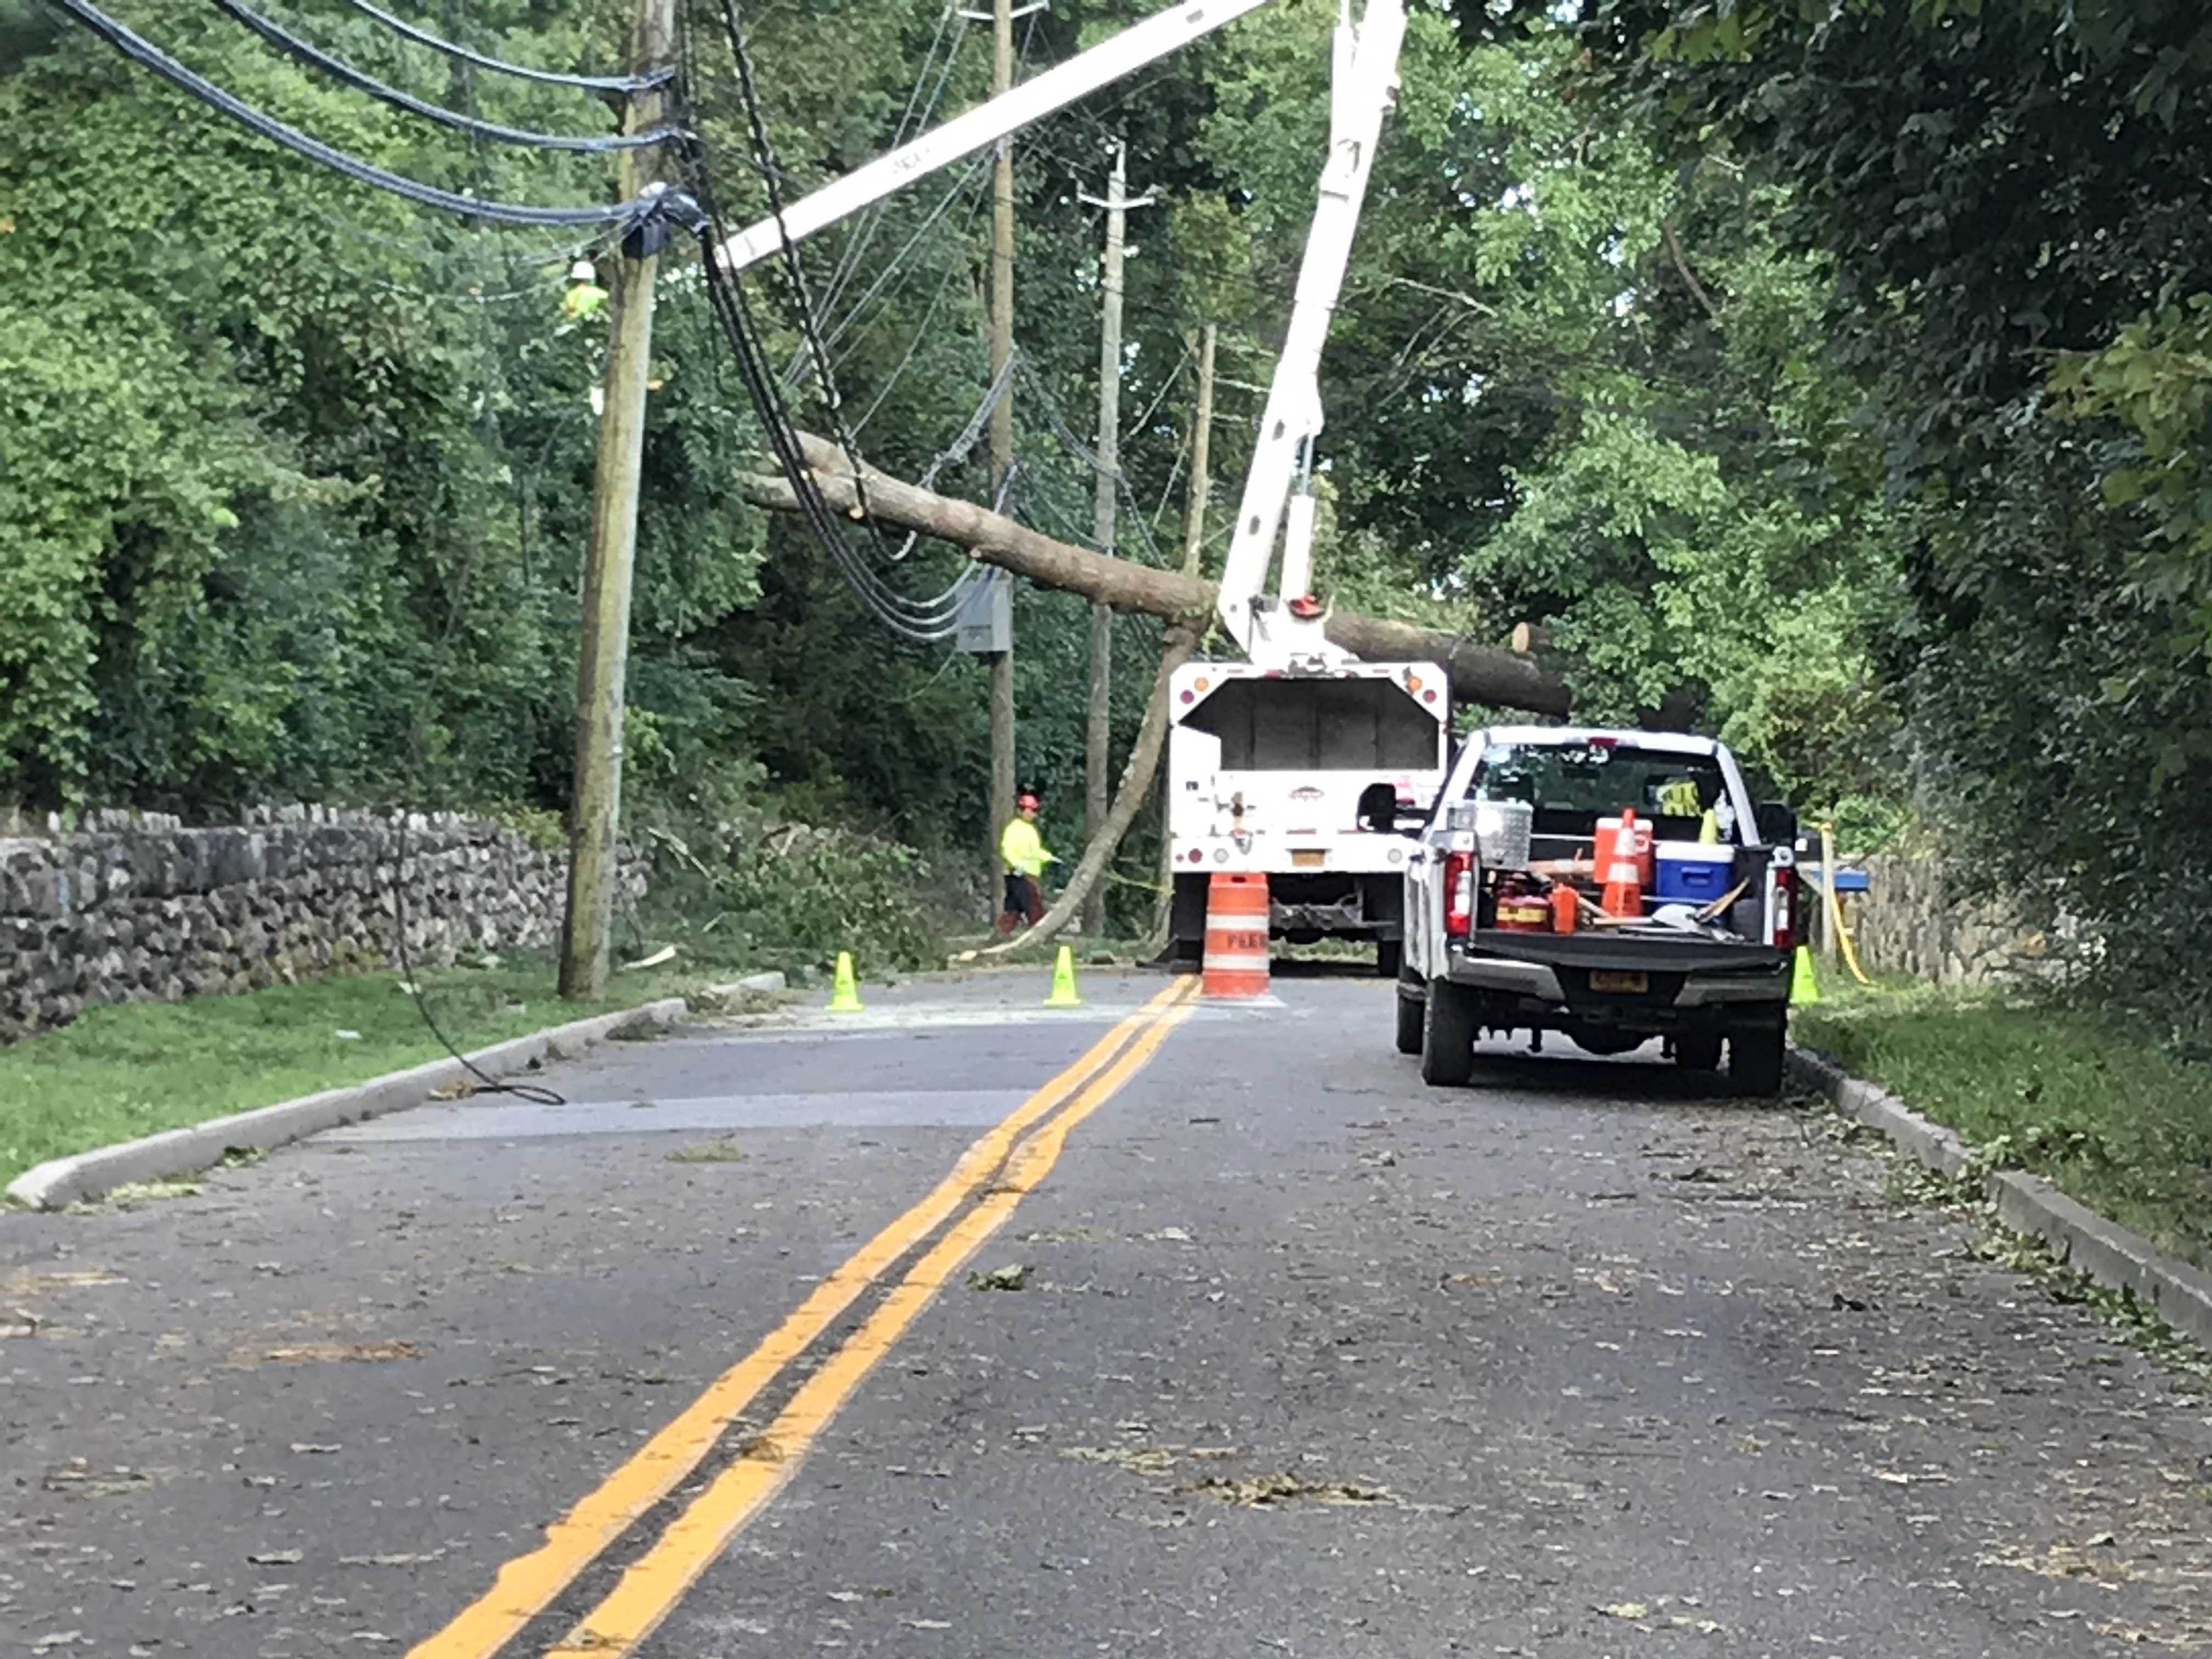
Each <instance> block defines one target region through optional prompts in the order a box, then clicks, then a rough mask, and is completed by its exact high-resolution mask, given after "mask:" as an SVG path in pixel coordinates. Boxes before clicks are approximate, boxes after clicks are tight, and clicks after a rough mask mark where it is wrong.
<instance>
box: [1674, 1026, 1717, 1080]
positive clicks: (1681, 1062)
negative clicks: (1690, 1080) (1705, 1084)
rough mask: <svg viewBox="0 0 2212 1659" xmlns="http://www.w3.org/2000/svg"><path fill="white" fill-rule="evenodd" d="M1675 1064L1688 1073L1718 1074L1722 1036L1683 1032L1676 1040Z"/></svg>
mask: <svg viewBox="0 0 2212 1659" xmlns="http://www.w3.org/2000/svg"><path fill="white" fill-rule="evenodd" d="M1674 1063H1675V1064H1676V1065H1677V1066H1680V1067H1681V1068H1682V1069H1683V1070H1684V1071H1686V1072H1717V1071H1718V1070H1720V1068H1721V1034H1720V1033H1719V1032H1718V1031H1684V1032H1681V1033H1680V1035H1678V1036H1676V1037H1675V1039H1674Z"/></svg>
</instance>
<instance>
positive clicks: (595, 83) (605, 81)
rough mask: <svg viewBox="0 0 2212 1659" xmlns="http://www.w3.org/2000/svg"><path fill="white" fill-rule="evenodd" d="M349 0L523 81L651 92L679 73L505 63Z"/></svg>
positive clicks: (420, 41) (450, 53)
mask: <svg viewBox="0 0 2212 1659" xmlns="http://www.w3.org/2000/svg"><path fill="white" fill-rule="evenodd" d="M346 4H348V5H349V6H351V7H352V8H353V9H355V10H356V11H357V12H360V13H362V15H364V16H368V17H374V19H375V20H376V21H378V22H380V23H381V24H383V25H384V27H386V28H388V29H390V30H391V31H392V33H394V34H399V35H404V36H405V37H406V38H407V39H408V40H412V41H414V42H415V43H416V45H417V46H428V47H429V48H430V50H431V51H433V52H443V53H445V54H446V56H447V57H448V58H459V60H460V61H461V62H462V63H464V64H475V65H476V66H477V68H478V69H484V70H491V71H492V72H493V73H495V74H497V75H511V76H514V77H515V78H516V79H517V80H520V81H536V82H539V83H540V84H541V85H544V86H549V87H574V88H578V89H579V90H580V91H584V92H620V93H635V92H650V91H652V90H653V88H655V87H659V86H665V85H666V84H667V82H669V80H670V79H671V77H672V76H674V75H675V73H676V71H675V70H672V69H656V70H653V71H651V72H650V73H649V74H646V75H562V74H560V73H559V72H557V71H556V70H542V69H532V68H530V67H528V66H527V65H526V64H509V63H504V62H502V61H501V59H499V58H487V57H485V56H484V54H483V53H482V52H472V51H471V50H470V49H469V48H468V47H466V46H459V45H457V44H456V43H455V42H453V41H451V40H444V39H442V38H441V37H440V36H438V35H435V34H433V33H430V31H429V30H428V29H425V28H419V27H416V25H414V24H412V23H410V22H408V21H406V20H405V19H404V18H401V17H394V16H393V15H392V14H391V13H390V12H388V11H386V10H384V9H381V8H380V7H377V6H374V5H371V4H370V3H369V0H346Z"/></svg>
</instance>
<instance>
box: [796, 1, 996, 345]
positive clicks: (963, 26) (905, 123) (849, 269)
mask: <svg viewBox="0 0 2212 1659" xmlns="http://www.w3.org/2000/svg"><path fill="white" fill-rule="evenodd" d="M955 24H957V27H956V28H953V35H952V45H951V47H950V48H949V49H948V50H947V51H946V52H945V62H944V64H943V67H942V68H941V69H939V70H938V71H937V84H936V85H935V86H934V87H932V88H929V93H928V96H927V99H925V98H924V97H923V93H922V89H923V88H925V87H928V85H929V77H930V74H931V71H932V70H933V67H935V59H936V57H937V50H938V47H939V45H940V44H941V43H942V42H943V40H944V39H945V30H946V29H947V28H948V27H952V26H953V25H955ZM967 38H968V20H967V18H966V17H965V16H964V15H962V12H961V9H960V0H950V3H948V4H947V5H946V6H945V9H944V10H943V11H942V12H941V13H939V15H938V19H937V32H936V33H934V34H933V35H932V36H930V40H929V49H928V51H927V52H924V53H923V54H922V60H921V71H920V73H919V74H917V75H916V76H915V83H914V90H913V92H911V93H909V94H908V96H907V101H906V107H905V108H904V109H903V110H902V111H900V112H899V119H898V125H897V127H896V129H895V130H894V131H893V132H892V134H891V142H890V149H897V148H898V147H899V146H900V145H902V144H903V143H906V141H907V139H908V137H910V136H912V135H913V134H914V133H915V132H917V131H920V130H921V128H922V127H924V126H926V125H928V122H929V118H930V117H931V116H932V115H933V114H934V113H935V112H936V109H937V106H938V103H939V100H941V99H943V97H944V96H945V87H946V86H947V85H948V84H949V83H950V82H951V78H952V70H953V69H954V67H955V65H956V64H957V63H958V61H959V58H960V48H961V47H962V46H963V45H964V44H966V41H967ZM887 207H888V198H886V199H885V200H884V201H879V202H877V203H875V204H872V206H871V207H870V208H869V209H868V210H866V213H864V214H863V215H862V216H861V221H860V224H859V225H858V226H856V227H854V232H853V234H852V235H850V236H849V237H848V238H847V239H846V242H845V247H844V251H843V252H842V253H841V254H840V255H839V257H838V260H837V264H836V269H834V270H832V271H831V272H830V276H829V283H828V284H827V285H826V286H825V287H824V288H823V291H822V307H823V311H825V312H831V313H834V312H835V311H836V308H837V307H838V305H839V304H840V303H842V301H843V299H844V295H845V289H846V288H847V287H848V285H849V284H850V283H851V281H852V278H853V274H854V272H855V271H856V270H859V268H860V261H861V260H862V259H863V258H866V255H867V252H868V249H869V248H870V247H871V246H873V244H874V241H875V237H876V233H877V231H878V230H879V229H880V228H882V225H883V222H884V216H885V212H886V210H887ZM911 246H913V243H912V242H911V241H909V242H908V247H911ZM905 252H906V250H905V249H902V250H900V252H899V254H898V255H897V256H896V257H895V258H893V260H892V264H894V265H896V264H897V262H898V259H899V258H903V257H904V255H905Z"/></svg>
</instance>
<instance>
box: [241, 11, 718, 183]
mask: <svg viewBox="0 0 2212 1659" xmlns="http://www.w3.org/2000/svg"><path fill="white" fill-rule="evenodd" d="M215 3H216V7H217V8H218V9H221V10H222V11H223V12H226V13H228V15H230V16H232V17H234V18H235V19H236V20H237V21H239V22H240V23H243V24H244V25H245V26H246V27H247V28H250V29H252V31H253V32H254V33H256V34H258V35H259V36H260V37H261V38H262V39H263V40H266V41H268V42H269V44H270V45H271V46H275V47H276V49H277V50H278V51H279V52H283V53H285V54H286V55H287V56H289V57H292V58H297V59H299V60H300V62H301V63H303V64H307V65H309V66H310V67H312V68H314V69H318V70H321V71H322V72H323V73H324V74H325V75H327V76H330V77H331V79H332V80H334V81H339V82H343V83H344V84H345V85H347V86H349V87H351V88H353V89H354V90H355V91H356V92H363V93H367V94H368V95H369V96H370V97H371V98H374V99H375V100H377V101H378V102H379V103H381V104H388V105H390V106H392V108H394V109H402V110H405V111H406V112H408V113H409V114H410V115H416V116H420V117H421V118H422V119H424V120H426V121H435V122H436V123H437V124H438V125H441V126H446V127H453V128H454V129H456V130H457V131H462V132H465V133H469V134H471V136H473V137H479V138H489V139H492V140H495V142H497V143H502V144H519V145H521V146H524V147H525V148H527V149H563V150H579V151H582V152H584V153H585V154H587V155H605V154H607V153H608V152H610V151H614V150H625V149H651V148H652V147H653V146H654V145H656V144H663V143H667V142H668V140H669V139H670V138H671V137H673V136H674V133H673V130H672V129H671V128H668V127H653V128H651V129H649V130H647V131H644V132H617V133H603V134H600V135H599V136H597V137H592V136H589V135H570V134H567V133H557V132H533V131H527V130H526V129H524V128H520V127H507V126H501V125H499V124H498V123H497V122H494V121H484V120H479V119H478V118H476V117H475V116H472V115H464V114H462V113H461V112H459V110H450V109H447V108H446V107H445V106H444V105H442V104H433V103H430V102H429V101H428V100H424V99H421V98H417V97H416V96H415V94H412V93H410V92H403V91H401V90H400V89H399V88H398V87H395V86H392V85H391V84H390V83H388V82H383V81H380V80H378V79H377V78H376V77H375V76H373V75H370V74H368V73H367V72H365V71H363V70H358V69H356V68H355V67H354V66H353V65H352V64H349V63H347V62H346V61H345V59H344V58H340V57H337V56H336V55H335V54H333V53H331V52H325V51H324V50H323V49H322V48H321V47H320V46H316V45H315V44H314V43H313V41H311V40H306V39H304V38H303V37H301V36H300V35H297V34H295V33H292V31H291V30H289V29H288V28H286V27H284V26H283V24H281V23H279V22H277V21H275V20H274V19H273V18H268V17H264V16H263V15H261V14H260V13H259V12H258V11H252V10H249V9H246V7H245V6H242V5H240V3H239V0H215Z"/></svg>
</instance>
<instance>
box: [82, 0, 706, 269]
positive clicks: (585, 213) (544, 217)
mask: <svg viewBox="0 0 2212 1659" xmlns="http://www.w3.org/2000/svg"><path fill="white" fill-rule="evenodd" d="M50 3H52V4H53V5H55V6H58V7H59V8H60V9H62V10H63V11H64V12H67V13H68V14H69V15H70V16H71V17H73V18H75V19H76V21H78V22H80V23H82V24H83V25H84V27H86V28H88V29H89V30H90V31H91V32H92V33H94V34H96V35H98V36H99V37H100V39H101V40H105V41H106V42H107V44H108V45H109V46H112V47H114V48H115V49H116V50H117V51H118V52H121V53H122V54H123V55H124V56H125V57H126V58H130V59H131V61H132V62H133V63H135V64H139V65H140V66H141V67H143V68H145V69H148V70H152V71H153V72H154V73H155V75H157V76H160V77H161V79H163V80H164V81H167V82H169V83H170V84H171V85H172V86H174V87H176V88H179V89H180V90H182V91H185V92H187V93H189V94H191V95H192V96H193V97H195V98H197V99H198V100H200V101H201V102H202V103H204V104H205V105H207V106H209V107H210V108H211V109H214V110H216V111H218V112H221V113H222V114H224V115H227V116H228V117H229V118H231V119H232V120H234V121H235V122H237V123H238V124H239V125H240V126H243V127H245V128H246V129H247V130H248V131H252V132H256V133H258V134H260V136H261V137H264V138H266V139H268V140H270V142H271V143H276V144H280V145H282V146H283V148H284V149H289V150H290V151H292V152H293V153H294V154H295V155H303V156H305V157H307V160H309V161H319V162H320V163H321V164H322V165H323V166H325V167H329V168H331V169H332V170H333V171H335V172H337V173H343V174H344V175H345V176H346V177H347V178H349V179H353V180H355V181H356V183H359V184H364V185H372V186H374V188H375V189H378V190H382V191H390V192H391V193H392V195H394V196H399V197H404V198H405V199H407V200H408V201H410V202H413V203H416V204H417V205H419V206H422V207H434V208H437V209H439V210H441V211H443V212H447V213H453V214H459V215H460V216H463V217H465V218H471V219H483V220H488V221H491V222H495V223H501V224H510V225H605V224H620V225H623V226H632V225H637V224H641V223H643V222H645V221H646V220H647V219H649V218H653V217H655V216H659V215H660V214H662V213H664V212H669V211H674V210H679V209H681V208H682V207H683V205H684V204H683V202H682V201H681V200H680V199H679V198H678V197H675V196H674V195H672V194H671V193H670V192H667V191H663V190H661V189H659V188H658V187H656V188H655V189H653V191H648V192H647V194H645V195H642V196H640V197H636V198H635V200H632V201H628V202H615V203H611V204H603V205H599V206H592V207H537V206H531V205H526V204H520V203H513V202H494V201H488V200H485V199H483V197H475V196H463V195H459V194H458V193H456V192H455V191H449V190H441V189H439V188H438V187H437V186H436V185H426V184H424V183H422V181H421V180H420V179H410V178H407V177H405V176H404V175H402V174H400V173H391V172H387V171H386V169H385V168H383V167H377V166H374V165H373V164H372V163H370V162H368V161H362V160H361V159H360V158H359V157H358V156H354V155H347V154H346V153H345V152H344V151H343V150H341V149H333V148H332V147H331V145H329V144H326V143H323V142H322V141H321V140H320V139H318V138H310V137H308V136H307V134H306V133H304V132H301V131H300V130H299V129H298V128H296V127H292V126H288V125H285V124H284V123H283V122H282V121H280V120H278V119H277V118H276V117H275V116H273V115H270V114H268V113H266V112H264V111H262V110H259V109H257V108H255V107H254V106H252V105H251V104H249V103H247V102H246V100H244V99H242V98H240V97H238V96H237V95H235V94H232V93H229V92H226V91H225V90H224V89H223V88H221V87H219V86H217V85H216V84H215V82H212V81H210V80H209V79H208V78H207V77H206V76H203V75H199V74H196V73H195V72H194V71H192V70H188V69H186V68H185V66H184V65H183V64H180V63H179V62H178V61H177V60H176V59H175V58H172V57H170V56H169V55H168V54H167V52H163V51H162V50H161V48H160V47H158V46H155V45H154V44H153V43H152V42H151V41H149V40H146V39H145V38H144V37H143V36H142V35H139V34H137V33H133V32H132V31H131V30H130V29H128V28H125V27H124V26H123V25H122V24H121V23H119V22H118V21H115V19H113V18H112V17H110V16H109V15H107V14H106V12H103V11H101V10H100V9H99V8H98V7H97V6H94V5H93V4H92V3H91V0H50ZM686 217H687V218H688V217H689V215H688V214H686Z"/></svg>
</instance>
